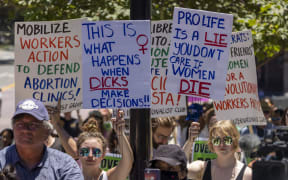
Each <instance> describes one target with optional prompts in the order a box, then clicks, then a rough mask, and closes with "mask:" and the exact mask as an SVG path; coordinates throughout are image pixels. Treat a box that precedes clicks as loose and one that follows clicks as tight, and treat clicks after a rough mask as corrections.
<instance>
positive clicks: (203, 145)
mask: <svg viewBox="0 0 288 180" xmlns="http://www.w3.org/2000/svg"><path fill="white" fill-rule="evenodd" d="M207 142H208V138H201V137H199V138H197V139H196V140H195V142H194V145H193V148H192V162H193V161H196V160H203V161H207V160H211V159H216V158H217V155H216V154H215V153H213V152H211V151H210V150H209V148H208V144H207Z"/></svg>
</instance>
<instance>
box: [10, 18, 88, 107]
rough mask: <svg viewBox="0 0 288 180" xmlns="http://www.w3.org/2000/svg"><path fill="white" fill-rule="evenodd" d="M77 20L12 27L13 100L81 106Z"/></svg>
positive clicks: (22, 23) (19, 23)
mask: <svg viewBox="0 0 288 180" xmlns="http://www.w3.org/2000/svg"><path fill="white" fill-rule="evenodd" d="M81 52H82V49H81V20H80V19H74V20H63V21H39V22H17V23H16V24H15V94H16V95H15V100H16V103H17V102H18V101H20V100H22V99H25V98H34V99H38V100H40V101H42V102H43V103H44V104H45V105H53V106H56V104H57V101H58V100H59V99H61V111H62V112H67V111H71V110H73V109H80V108H81V107H82V80H81V79H82V78H81V75H82V67H81V58H82V56H81Z"/></svg>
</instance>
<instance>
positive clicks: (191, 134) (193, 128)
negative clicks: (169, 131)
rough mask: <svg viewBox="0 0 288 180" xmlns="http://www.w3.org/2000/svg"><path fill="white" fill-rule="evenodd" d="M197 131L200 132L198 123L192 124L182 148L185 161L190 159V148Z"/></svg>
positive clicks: (197, 133)
mask: <svg viewBox="0 0 288 180" xmlns="http://www.w3.org/2000/svg"><path fill="white" fill-rule="evenodd" d="M199 131H200V124H199V123H198V122H192V123H191V125H190V127H189V135H188V139H187V141H186V142H185V144H184V146H183V151H184V152H185V155H186V158H187V160H189V159H190V156H191V152H192V146H193V143H194V140H195V139H196V137H197V136H198V135H199Z"/></svg>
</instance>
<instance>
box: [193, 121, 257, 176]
mask: <svg viewBox="0 0 288 180" xmlns="http://www.w3.org/2000/svg"><path fill="white" fill-rule="evenodd" d="M239 137H240V135H239V132H238V130H237V128H236V126H235V125H234V124H233V123H232V121H230V120H222V121H217V122H216V123H215V124H214V125H213V126H212V127H211V128H210V130H209V140H208V147H209V149H210V150H211V151H212V152H215V153H216V154H217V158H216V159H215V160H211V161H200V160H197V161H194V162H192V163H190V164H188V178H190V179H199V180H200V179H202V180H211V179H213V180H231V179H233V180H251V179H252V170H251V169H250V168H249V167H246V165H244V164H243V163H242V162H240V161H239V160H237V158H236V156H235V152H236V151H237V149H238V148H239V147H238V141H239Z"/></svg>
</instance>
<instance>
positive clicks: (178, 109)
mask: <svg viewBox="0 0 288 180" xmlns="http://www.w3.org/2000/svg"><path fill="white" fill-rule="evenodd" d="M151 26H152V27H151V58H152V61H151V75H152V79H151V88H152V96H151V103H152V104H151V117H165V116H180V115H186V114H187V111H186V99H185V98H186V96H183V95H180V94H178V95H177V94H172V93H171V92H167V91H166V80H167V77H166V76H167V72H168V69H167V67H168V66H167V65H168V55H169V46H170V40H171V39H170V36H171V31H172V20H163V21H152V22H151Z"/></svg>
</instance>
